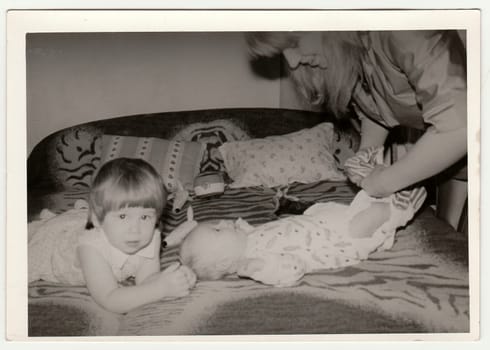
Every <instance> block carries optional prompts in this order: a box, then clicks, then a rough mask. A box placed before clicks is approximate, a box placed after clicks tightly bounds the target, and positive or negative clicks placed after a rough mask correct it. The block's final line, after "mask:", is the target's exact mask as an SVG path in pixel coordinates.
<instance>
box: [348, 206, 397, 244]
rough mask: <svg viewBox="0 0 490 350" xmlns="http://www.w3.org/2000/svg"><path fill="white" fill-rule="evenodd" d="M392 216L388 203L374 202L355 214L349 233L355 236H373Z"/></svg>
mask: <svg viewBox="0 0 490 350" xmlns="http://www.w3.org/2000/svg"><path fill="white" fill-rule="evenodd" d="M389 218H390V205H389V204H388V203H372V204H371V205H370V206H369V207H368V208H367V209H364V210H362V211H360V212H359V213H357V214H356V215H354V217H353V218H352V219H351V221H350V222H349V233H350V236H351V237H354V238H367V237H371V236H372V235H373V234H374V232H376V230H377V229H378V228H379V227H381V225H383V224H384V223H385V222H386V221H388V219H389Z"/></svg>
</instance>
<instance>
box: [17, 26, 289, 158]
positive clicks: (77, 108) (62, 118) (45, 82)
mask: <svg viewBox="0 0 490 350" xmlns="http://www.w3.org/2000/svg"><path fill="white" fill-rule="evenodd" d="M26 55H27V56H26V59H27V125H28V130H27V148H28V152H29V153H30V152H31V150H32V148H33V147H34V146H35V145H36V144H37V143H38V142H39V141H40V140H42V139H43V138H44V137H46V136H47V135H49V134H50V133H52V132H54V131H57V130H59V129H62V128H65V127H68V126H71V125H76V124H79V123H83V122H88V121H93V120H97V119H105V118H111V117H115V116H121V115H130V114H139V113H151V112H162V111H177V110H191V109H204V108H224V107H270V108H276V107H278V106H279V105H281V101H280V100H281V98H280V84H281V83H280V80H279V79H275V78H272V77H271V78H269V79H264V78H263V77H261V76H258V75H257V74H254V73H253V69H252V67H251V65H250V63H249V58H248V55H247V47H246V43H245V41H244V39H243V35H242V34H240V33H75V34H73V33H58V34H30V35H28V37H27V52H26ZM275 67H277V68H272V69H279V66H278V65H277V64H276V65H275ZM269 69H270V67H269ZM289 105H294V103H293V102H291V103H288V101H286V102H284V101H283V103H282V106H285V107H288V106H289Z"/></svg>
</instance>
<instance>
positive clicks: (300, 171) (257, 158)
mask: <svg viewBox="0 0 490 350" xmlns="http://www.w3.org/2000/svg"><path fill="white" fill-rule="evenodd" d="M333 144H334V127H333V125H332V124H331V123H322V124H319V125H317V126H315V127H313V128H311V129H304V130H300V131H297V132H294V133H291V134H287V135H281V136H269V137H265V138H261V139H252V140H247V141H237V142H226V143H224V144H223V145H222V146H220V147H219V151H220V152H221V154H222V156H223V160H224V164H225V167H226V171H227V172H228V175H229V176H230V177H231V179H232V180H233V182H232V183H231V184H230V187H231V188H240V187H250V186H266V187H275V186H281V185H287V184H290V183H293V182H300V183H312V182H317V181H321V180H331V181H345V180H346V177H345V175H344V174H343V173H342V172H340V171H339V170H338V169H337V166H336V162H335V159H334V157H333V152H334V146H333Z"/></svg>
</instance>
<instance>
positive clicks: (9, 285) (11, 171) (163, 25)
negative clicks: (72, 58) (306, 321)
mask: <svg viewBox="0 0 490 350" xmlns="http://www.w3.org/2000/svg"><path fill="white" fill-rule="evenodd" d="M293 23H294V25H293ZM393 29H458V30H466V32H467V62H468V64H467V66H468V71H467V74H468V80H467V81H468V116H469V118H468V119H469V120H468V174H469V186H468V193H469V220H468V221H469V240H470V246H469V249H470V252H469V266H470V292H471V297H470V314H471V317H470V332H469V333H461V334H460V333H457V334H451V333H448V334H439V333H438V334H391V335H390V334H383V335H374V334H369V335H351V334H349V335H347V336H346V335H323V336H310V335H308V336H280V337H279V336H271V337H267V336H261V337H251V336H232V337H230V336H216V337H212V338H209V337H201V336H192V337H180V336H179V337H167V336H166V337H157V338H155V337H124V339H121V338H112V337H103V338H101V337H97V338H96V339H95V340H96V341H102V340H103V341H106V340H107V341H125V342H126V341H132V340H136V341H144V340H149V341H190V342H194V341H199V342H202V341H209V340H212V341H221V340H231V341H250V340H260V341H284V340H286V341H301V342H304V341H308V342H311V341H325V340H329V341H330V340H333V341H337V340H342V341H343V340H349V341H353V340H355V341H359V340H387V341H394V340H397V341H398V340H438V341H449V340H474V339H477V338H478V336H479V322H480V308H479V307H480V306H479V305H480V287H479V282H480V280H479V275H480V251H479V246H480V213H479V208H480V160H479V157H480V13H479V11H478V10H411V11H404V10H390V11H386V10H385V11H382V10H380V11H374V10H373V11H350V10H349V11H347V10H338V11H327V10H313V11H295V10H271V11H264V10H256V11H252V10H242V11H238V10H226V11H202V10H200V11H191V10H186V11H179V10H172V11H167V10H138V11H130V10H126V11H117V10H107V11H95V10H77V11H75V10H66V11H65V10H63V11H61V10H57V11H53V10H41V11H30V10H23V11H9V13H8V14H7V124H6V131H7V132H6V145H7V153H6V154H7V159H6V169H7V187H6V193H7V202H6V203H7V205H6V209H7V216H6V217H7V231H6V232H7V240H6V255H7V256H6V257H7V262H6V267H7V269H6V277H7V278H6V294H7V302H6V314H7V315H6V335H7V338H8V339H15V340H33V339H32V338H29V337H28V336H27V249H26V247H27V203H26V198H27V187H26V183H27V180H26V174H27V171H26V154H27V149H26V130H27V129H26V127H27V126H26V120H27V119H26V55H25V52H26V42H25V38H26V34H27V33H41V32H44V33H49V32H117V31H120V32H152V31H175V32H184V31H188V32H198V31H206V32H212V31H258V30H260V31H269V30H271V31H281V30H285V31H286V30H320V31H321V30H393ZM22 271H25V273H24V274H23V273H19V272H22ZM55 339H56V340H63V339H62V338H55ZM34 340H36V341H50V340H53V339H50V338H43V339H39V338H35V339H34ZM65 340H70V341H73V340H76V341H93V340H94V339H93V338H92V339H91V337H84V338H76V339H74V338H71V337H70V338H68V339H65ZM116 346H117V345H116Z"/></svg>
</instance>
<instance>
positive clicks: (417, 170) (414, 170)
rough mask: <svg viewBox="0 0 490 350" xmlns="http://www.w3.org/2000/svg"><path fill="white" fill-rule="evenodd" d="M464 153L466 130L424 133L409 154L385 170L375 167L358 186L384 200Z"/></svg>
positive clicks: (447, 164)
mask: <svg viewBox="0 0 490 350" xmlns="http://www.w3.org/2000/svg"><path fill="white" fill-rule="evenodd" d="M466 151H467V144H466V128H460V129H457V130H454V131H447V132H435V131H433V130H430V129H429V130H428V131H427V132H426V133H425V134H424V135H423V136H422V137H421V138H420V139H419V141H418V142H417V143H416V144H415V145H414V146H413V147H412V148H411V149H410V151H409V152H408V153H407V154H406V155H405V156H404V157H403V158H401V159H400V160H399V161H398V162H396V163H394V164H393V165H392V166H390V167H387V168H382V167H380V168H376V169H375V170H374V171H373V172H372V173H371V174H370V175H369V176H367V177H366V178H365V179H364V180H363V181H362V182H361V187H362V188H363V189H364V190H365V191H366V192H367V193H368V194H369V195H371V196H375V197H386V196H388V195H390V194H392V193H394V192H397V191H399V190H401V189H404V188H405V187H407V186H410V185H412V184H415V183H417V182H419V181H422V180H424V179H426V178H428V177H431V176H433V175H435V174H437V173H439V172H441V171H442V170H444V169H446V168H448V167H449V166H451V165H452V164H454V163H455V162H457V161H458V160H459V159H461V158H462V157H463V156H464V155H465V154H466Z"/></svg>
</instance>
